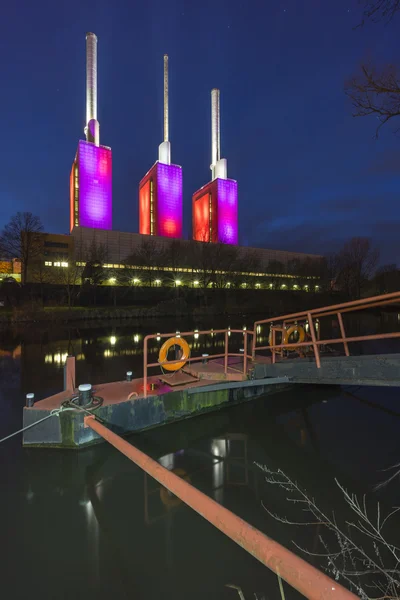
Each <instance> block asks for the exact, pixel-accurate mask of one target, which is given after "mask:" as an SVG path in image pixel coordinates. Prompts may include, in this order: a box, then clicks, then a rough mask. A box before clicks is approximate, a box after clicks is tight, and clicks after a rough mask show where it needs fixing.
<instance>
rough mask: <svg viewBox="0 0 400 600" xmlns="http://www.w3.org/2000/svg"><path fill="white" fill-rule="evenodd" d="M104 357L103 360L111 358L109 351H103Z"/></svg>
mask: <svg viewBox="0 0 400 600" xmlns="http://www.w3.org/2000/svg"><path fill="white" fill-rule="evenodd" d="M104 356H105V358H110V356H112V352H111V350H104Z"/></svg>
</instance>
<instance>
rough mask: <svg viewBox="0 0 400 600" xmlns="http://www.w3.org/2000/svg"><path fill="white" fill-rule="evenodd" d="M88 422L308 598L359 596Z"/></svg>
mask: <svg viewBox="0 0 400 600" xmlns="http://www.w3.org/2000/svg"><path fill="white" fill-rule="evenodd" d="M84 422H85V427H90V428H91V429H93V431H95V432H96V433H98V435H100V436H101V437H102V438H103V439H105V440H106V441H107V442H109V443H110V444H111V445H112V446H114V447H115V448H116V449H117V450H119V452H121V453H122V454H124V455H125V456H126V457H127V458H129V460H131V461H132V462H134V463H135V464H136V465H138V466H139V467H140V468H141V469H143V471H145V473H147V474H148V475H150V476H151V477H153V478H154V479H155V480H156V481H158V483H160V484H161V485H162V486H164V487H165V488H167V490H169V491H170V492H171V493H172V494H174V495H175V496H177V497H178V498H179V499H180V500H182V501H183V502H184V503H185V504H187V505H188V506H190V508H192V509H193V510H194V511H196V512H197V513H198V514H199V515H200V516H202V517H203V518H204V519H206V520H207V521H208V522H209V523H211V524H212V525H214V527H216V528H217V529H219V530H220V531H222V533H224V534H225V535H226V536H227V537H229V538H230V539H231V540H233V541H234V542H235V543H236V544H238V545H239V546H240V547H241V548H243V549H244V550H246V552H248V553H249V554H251V555H252V556H254V558H256V559H257V560H259V561H260V562H261V563H262V564H263V565H265V566H266V567H268V568H269V569H270V570H271V571H272V572H273V573H275V574H276V575H278V576H279V577H280V578H282V579H283V580H284V581H286V582H287V583H288V584H289V585H290V586H292V587H293V588H294V589H295V590H297V591H298V592H300V593H301V594H303V595H304V596H305V597H306V598H309V599H310V600H333V599H335V600H356V598H357V596H355V595H354V594H353V593H352V592H350V591H349V590H346V589H345V588H344V587H343V586H341V585H340V584H339V583H337V582H336V581H333V579H330V578H329V577H328V576H327V575H325V574H324V573H322V572H321V571H319V570H318V569H316V568H315V567H313V566H312V565H310V564H309V563H307V562H306V561H305V560H303V559H302V558H300V557H299V556H297V555H296V554H294V553H293V552H290V550H287V549H286V548H284V546H281V545H280V544H278V543H277V542H275V541H274V540H272V539H271V538H269V537H267V536H266V535H265V534H263V533H262V532H261V531H259V530H258V529H255V528H254V527H252V526H251V525H250V524H249V523H247V522H246V521H244V520H243V519H241V518H240V517H238V516H237V515H235V514H234V513H232V512H231V511H230V510H228V509H227V508H225V507H224V506H222V505H221V504H218V502H216V501H215V500H213V499H212V498H210V497H209V496H207V495H206V494H204V493H203V492H201V491H200V490H198V489H196V488H195V487H193V486H192V485H191V484H190V483H188V482H187V481H185V480H184V479H181V478H180V477H178V476H177V475H175V473H173V472H172V471H168V470H167V469H165V468H164V467H163V466H161V465H160V464H159V463H158V462H156V461H155V460H153V459H152V458H150V457H149V456H147V454H144V453H143V452H141V451H140V450H138V449H137V448H135V447H134V446H132V445H131V444H129V442H127V441H126V440H124V439H122V438H121V437H119V436H118V435H117V434H115V433H113V432H112V431H110V430H109V429H107V427H105V426H104V425H102V424H101V423H100V422H99V421H97V420H96V418H95V416H94V415H90V416H86V417H85V418H84Z"/></svg>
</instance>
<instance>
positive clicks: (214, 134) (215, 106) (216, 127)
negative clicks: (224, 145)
mask: <svg viewBox="0 0 400 600" xmlns="http://www.w3.org/2000/svg"><path fill="white" fill-rule="evenodd" d="M220 152H221V139H220V118H219V90H217V89H216V88H214V89H213V90H211V164H212V165H213V166H215V165H216V164H217V162H218V161H219V158H220Z"/></svg>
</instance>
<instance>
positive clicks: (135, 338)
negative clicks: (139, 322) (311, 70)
mask: <svg viewBox="0 0 400 600" xmlns="http://www.w3.org/2000/svg"><path fill="white" fill-rule="evenodd" d="M139 339H140V338H139V334H137V333H136V334H135V335H134V336H133V341H134V342H136V343H138V341H139Z"/></svg>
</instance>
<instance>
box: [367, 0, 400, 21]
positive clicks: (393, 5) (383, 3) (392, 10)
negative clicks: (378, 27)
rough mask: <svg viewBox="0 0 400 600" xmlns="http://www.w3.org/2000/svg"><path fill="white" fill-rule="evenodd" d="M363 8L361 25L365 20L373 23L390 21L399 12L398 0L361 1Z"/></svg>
mask: <svg viewBox="0 0 400 600" xmlns="http://www.w3.org/2000/svg"><path fill="white" fill-rule="evenodd" d="M363 4H364V8H363V12H362V21H361V23H360V25H363V24H364V23H365V21H366V20H372V21H373V22H374V23H377V22H378V21H385V22H386V23H388V22H389V21H391V20H392V19H393V18H394V16H395V14H396V13H397V12H398V11H400V0H373V1H372V2H371V1H370V0H363Z"/></svg>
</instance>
